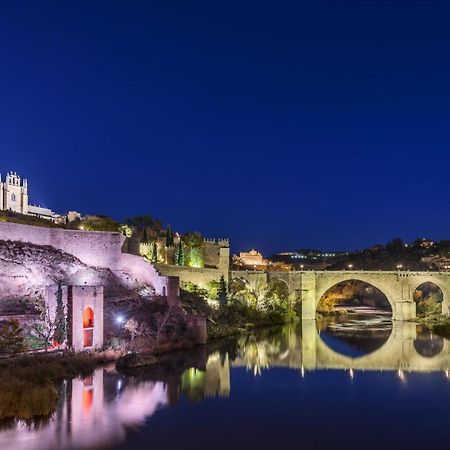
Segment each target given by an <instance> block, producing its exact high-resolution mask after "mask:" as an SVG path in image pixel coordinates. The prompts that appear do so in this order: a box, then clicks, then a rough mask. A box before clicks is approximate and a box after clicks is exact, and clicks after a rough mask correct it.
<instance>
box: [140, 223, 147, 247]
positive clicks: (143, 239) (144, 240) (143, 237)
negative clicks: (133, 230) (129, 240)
mask: <svg viewBox="0 0 450 450" xmlns="http://www.w3.org/2000/svg"><path fill="white" fill-rule="evenodd" d="M141 242H142V243H144V244H147V243H148V234H147V227H144V232H143V233H142V239H141Z"/></svg>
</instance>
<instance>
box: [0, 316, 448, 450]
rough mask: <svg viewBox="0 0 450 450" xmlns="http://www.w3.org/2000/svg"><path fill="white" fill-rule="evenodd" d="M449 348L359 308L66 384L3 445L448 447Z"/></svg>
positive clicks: (3, 437)
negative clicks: (44, 411)
mask: <svg viewBox="0 0 450 450" xmlns="http://www.w3.org/2000/svg"><path fill="white" fill-rule="evenodd" d="M449 360H450V349H449V342H448V341H446V340H444V339H441V338H439V337H436V336H434V335H433V334H431V333H429V332H424V331H422V330H421V329H420V328H419V327H417V326H416V325H415V324H408V323H392V322H391V321H390V320H389V319H388V318H387V317H386V316H385V315H383V314H382V313H378V312H374V311H371V310H359V311H357V312H355V313H354V314H350V315H349V316H346V317H345V318H343V317H341V318H336V317H335V318H327V319H326V320H322V321H320V322H314V321H307V322H306V321H305V322H304V323H301V324H298V325H296V326H290V327H285V328H282V329H272V330H265V331H263V332H260V333H257V334H255V335H252V336H248V337H245V338H240V339H237V340H229V341H226V342H221V343H220V344H217V345H215V346H211V347H203V348H197V349H194V350H193V351H190V352H184V353H182V354H179V355H174V356H171V357H170V358H168V359H167V361H165V362H164V363H162V364H160V365H158V366H155V367H152V368H151V369H146V370H142V371H139V372H138V373H133V374H127V375H124V374H119V373H117V372H116V371H115V369H114V367H110V368H102V369H98V370H96V371H95V373H94V374H93V375H92V376H91V377H86V378H77V379H73V380H67V381H65V382H64V383H63V384H62V385H61V392H62V393H63V395H62V397H61V400H60V403H59V406H58V409H57V411H56V412H55V414H54V415H53V416H52V417H51V419H50V420H46V421H41V422H39V421H38V422H29V423H24V422H14V423H8V424H3V427H2V429H1V431H0V446H1V448H8V449H14V450H19V449H65V448H76V449H94V448H105V449H125V448H130V449H176V448H182V449H203V448H208V447H209V448H214V449H230V448H234V449H240V448H260V449H274V448H280V449H291V448H292V449H325V448H327V449H330V448H344V449H363V448H364V449H377V450H379V449H390V448H396V449H402V448H405V449H416V448H417V449H419V448H420V449H422V448H428V449H429V448H436V449H437V448H443V447H444V446H447V445H448V443H449V442H450V379H449V372H448V369H449Z"/></svg>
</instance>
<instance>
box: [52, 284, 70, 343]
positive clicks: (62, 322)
mask: <svg viewBox="0 0 450 450" xmlns="http://www.w3.org/2000/svg"><path fill="white" fill-rule="evenodd" d="M53 340H54V341H55V342H57V343H58V344H60V345H61V344H64V342H65V341H66V340H67V318H66V313H65V310H64V303H63V292H62V286H61V282H59V283H58V290H57V291H56V312H55V332H54V334H53Z"/></svg>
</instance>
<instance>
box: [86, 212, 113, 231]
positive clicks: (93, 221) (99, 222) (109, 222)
mask: <svg viewBox="0 0 450 450" xmlns="http://www.w3.org/2000/svg"><path fill="white" fill-rule="evenodd" d="M120 227H121V225H120V223H118V222H116V221H115V220H114V219H111V217H107V216H103V215H99V216H86V217H85V218H84V219H83V220H82V221H81V225H80V228H81V229H82V230H85V231H120Z"/></svg>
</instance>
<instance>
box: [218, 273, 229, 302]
mask: <svg viewBox="0 0 450 450" xmlns="http://www.w3.org/2000/svg"><path fill="white" fill-rule="evenodd" d="M217 298H218V299H219V303H220V306H225V305H226V304H227V301H228V289H227V283H226V282H225V278H224V276H223V275H222V276H221V277H220V280H219V287H218V289H217Z"/></svg>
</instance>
